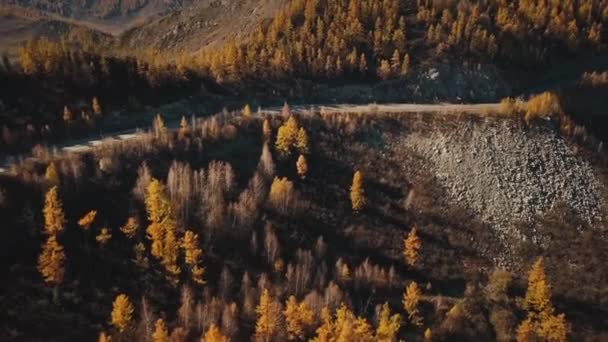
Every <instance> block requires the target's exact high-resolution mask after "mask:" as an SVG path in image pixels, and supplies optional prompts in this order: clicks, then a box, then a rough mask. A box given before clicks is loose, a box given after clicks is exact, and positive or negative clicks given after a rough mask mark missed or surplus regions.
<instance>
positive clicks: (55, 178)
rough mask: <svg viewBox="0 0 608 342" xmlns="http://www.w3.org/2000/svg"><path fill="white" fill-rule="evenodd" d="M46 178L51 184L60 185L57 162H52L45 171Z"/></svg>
mask: <svg viewBox="0 0 608 342" xmlns="http://www.w3.org/2000/svg"><path fill="white" fill-rule="evenodd" d="M44 179H45V180H46V181H47V183H48V184H50V185H59V174H58V173H57V167H56V166H55V163H52V162H51V163H50V164H49V165H48V166H47V167H46V170H45V171H44Z"/></svg>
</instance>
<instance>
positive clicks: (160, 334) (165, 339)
mask: <svg viewBox="0 0 608 342" xmlns="http://www.w3.org/2000/svg"><path fill="white" fill-rule="evenodd" d="M152 341H153V342H169V329H167V324H166V323H165V320H163V319H162V318H159V319H157V320H156V323H154V332H153V333H152Z"/></svg>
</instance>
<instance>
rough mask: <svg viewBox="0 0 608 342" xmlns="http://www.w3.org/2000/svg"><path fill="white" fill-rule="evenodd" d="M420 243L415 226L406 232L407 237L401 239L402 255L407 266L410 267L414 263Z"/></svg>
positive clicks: (416, 259)
mask: <svg viewBox="0 0 608 342" xmlns="http://www.w3.org/2000/svg"><path fill="white" fill-rule="evenodd" d="M421 245H422V243H421V242H420V238H418V235H417V234H416V227H414V228H412V230H410V232H409V233H408V234H407V238H405V239H403V257H404V258H405V263H406V264H407V265H408V266H410V267H412V266H414V265H416V261H418V252H419V251H420V247H421Z"/></svg>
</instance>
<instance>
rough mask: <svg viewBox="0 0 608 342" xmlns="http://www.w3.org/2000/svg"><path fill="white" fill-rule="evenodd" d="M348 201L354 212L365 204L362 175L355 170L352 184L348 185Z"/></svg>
mask: <svg viewBox="0 0 608 342" xmlns="http://www.w3.org/2000/svg"><path fill="white" fill-rule="evenodd" d="M350 203H351V206H352V209H353V211H354V212H359V211H361V209H363V207H364V206H365V190H364V189H363V176H362V175H361V172H360V171H356V172H355V174H354V176H353V184H352V185H351V187H350Z"/></svg>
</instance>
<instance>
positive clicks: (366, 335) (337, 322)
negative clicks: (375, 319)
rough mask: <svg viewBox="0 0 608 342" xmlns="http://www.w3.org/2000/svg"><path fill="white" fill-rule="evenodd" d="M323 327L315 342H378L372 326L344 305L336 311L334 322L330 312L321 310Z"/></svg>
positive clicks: (318, 331)
mask: <svg viewBox="0 0 608 342" xmlns="http://www.w3.org/2000/svg"><path fill="white" fill-rule="evenodd" d="M321 322H322V323H321V326H320V327H319V328H317V331H316V336H315V337H314V338H313V339H312V341H314V342H324V341H336V342H337V341H340V342H346V341H357V342H372V341H376V339H375V338H374V332H373V329H372V326H371V325H370V324H369V322H368V321H367V320H366V319H365V318H363V317H356V316H355V315H354V314H353V312H352V311H351V310H350V309H348V308H347V307H346V305H344V304H342V305H341V306H340V308H338V310H336V315H335V319H334V320H332V318H331V315H330V313H329V310H328V309H327V308H326V307H325V308H323V309H322V310H321Z"/></svg>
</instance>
